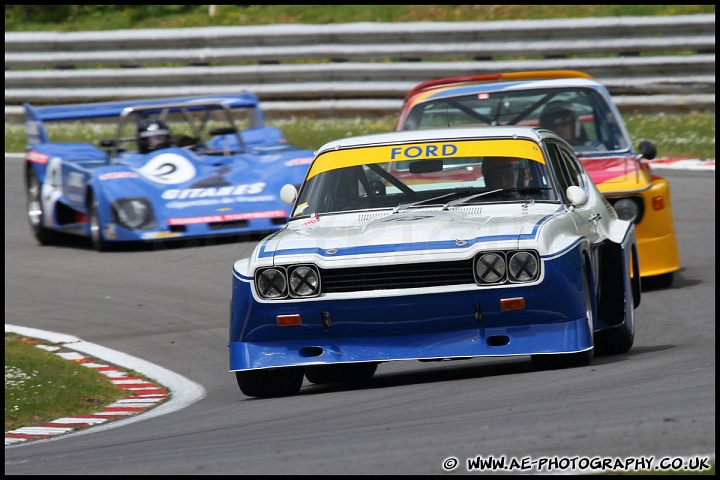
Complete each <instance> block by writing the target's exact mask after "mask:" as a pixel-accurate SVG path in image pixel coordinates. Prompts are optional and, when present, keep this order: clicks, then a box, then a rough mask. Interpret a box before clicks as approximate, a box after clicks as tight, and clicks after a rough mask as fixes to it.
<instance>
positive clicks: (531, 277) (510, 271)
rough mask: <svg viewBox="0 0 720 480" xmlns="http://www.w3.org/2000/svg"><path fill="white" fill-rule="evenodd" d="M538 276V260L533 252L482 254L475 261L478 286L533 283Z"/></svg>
mask: <svg viewBox="0 0 720 480" xmlns="http://www.w3.org/2000/svg"><path fill="white" fill-rule="evenodd" d="M539 276H540V259H539V257H538V254H537V252H534V251H525V250H520V251H509V252H504V251H497V252H483V253H481V254H479V255H478V256H477V257H476V259H475V281H476V282H477V284H478V285H497V284H501V283H508V282H509V283H527V282H534V281H535V280H537V279H538V277H539Z"/></svg>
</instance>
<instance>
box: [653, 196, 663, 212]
mask: <svg viewBox="0 0 720 480" xmlns="http://www.w3.org/2000/svg"><path fill="white" fill-rule="evenodd" d="M652 205H653V208H654V209H655V210H662V209H663V208H665V199H664V198H663V197H653V199H652Z"/></svg>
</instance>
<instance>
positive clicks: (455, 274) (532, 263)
mask: <svg viewBox="0 0 720 480" xmlns="http://www.w3.org/2000/svg"><path fill="white" fill-rule="evenodd" d="M281 197H282V198H283V199H284V200H285V201H287V202H288V203H292V204H293V205H294V207H293V210H292V215H291V218H290V221H289V223H288V224H287V226H286V227H285V228H283V229H282V230H280V231H279V232H275V233H273V234H271V235H270V236H268V237H266V238H265V239H264V240H262V241H261V242H260V243H259V244H258V245H257V247H256V248H255V250H254V251H253V253H252V255H251V256H250V257H248V258H242V259H239V260H237V261H236V262H235V264H234V266H233V279H232V300H231V312H230V338H229V340H230V341H229V348H230V371H231V372H233V373H234V374H235V376H236V379H237V383H238V385H239V387H240V390H241V391H242V392H243V393H244V394H245V395H247V396H251V397H272V396H283V395H293V394H296V393H298V392H299V390H300V388H301V387H302V384H303V381H304V379H307V380H308V381H309V382H311V383H316V384H321V383H333V382H361V381H367V380H369V379H370V378H371V377H372V376H373V375H374V374H375V371H376V369H377V367H378V365H379V364H381V363H383V362H390V361H399V360H420V361H436V360H446V359H451V360H454V359H467V358H473V357H485V356H488V357H502V356H519V355H528V356H530V357H531V359H532V362H533V364H534V365H535V367H536V368H557V367H565V366H578V365H587V364H589V363H590V362H591V361H592V358H593V356H594V354H595V353H598V354H612V353H625V352H627V351H628V350H629V349H630V348H631V347H632V345H633V342H634V337H635V324H634V309H635V308H637V307H638V305H639V304H640V274H639V273H640V272H639V265H638V246H637V238H636V234H635V226H634V225H633V223H632V222H629V221H625V220H620V219H619V218H618V215H617V213H616V212H615V210H614V208H613V207H612V205H611V204H610V203H609V202H608V200H607V199H606V198H605V197H604V196H603V195H602V194H601V193H600V191H599V190H598V188H597V187H596V185H595V184H594V183H593V182H592V180H591V179H590V177H589V176H588V173H587V172H586V171H585V169H584V168H583V166H582V163H581V162H580V161H579V160H578V158H577V156H576V154H575V153H574V152H573V149H572V147H571V146H570V145H569V144H568V143H567V142H566V141H565V140H563V139H562V138H561V137H559V136H558V135H557V134H555V133H553V132H551V131H549V130H545V129H540V128H535V127H517V126H514V127H499V126H494V127H455V128H440V129H427V130H414V131H403V132H395V133H386V134H377V135H368V136H362V137H354V138H346V139H342V140H337V141H333V142H330V143H327V144H325V145H324V146H323V147H321V148H320V149H319V150H318V151H317V153H316V156H315V159H314V161H313V163H312V165H311V167H310V170H309V172H308V175H307V178H306V179H305V181H304V183H303V185H302V187H301V188H300V190H299V191H298V190H297V189H296V187H295V186H294V185H292V184H288V185H286V186H284V187H283V190H282V192H281Z"/></svg>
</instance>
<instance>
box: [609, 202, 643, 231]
mask: <svg viewBox="0 0 720 480" xmlns="http://www.w3.org/2000/svg"><path fill="white" fill-rule="evenodd" d="M610 203H611V204H612V206H613V208H614V209H615V212H616V213H617V214H618V218H620V220H626V221H628V222H633V223H634V224H636V225H637V224H638V223H640V221H641V220H642V217H643V213H644V208H643V201H642V198H636V197H624V198H618V199H610Z"/></svg>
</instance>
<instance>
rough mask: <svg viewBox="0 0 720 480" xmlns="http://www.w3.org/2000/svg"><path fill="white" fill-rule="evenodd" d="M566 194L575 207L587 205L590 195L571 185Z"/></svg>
mask: <svg viewBox="0 0 720 480" xmlns="http://www.w3.org/2000/svg"><path fill="white" fill-rule="evenodd" d="M565 194H566V195H567V198H568V200H570V203H571V204H572V206H573V207H579V206H580V205H585V204H586V203H587V201H588V195H587V193H585V190H583V189H582V188H580V187H578V186H577V185H570V186H569V187H568V189H567V191H566V192H565Z"/></svg>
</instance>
